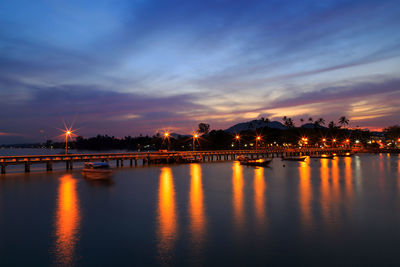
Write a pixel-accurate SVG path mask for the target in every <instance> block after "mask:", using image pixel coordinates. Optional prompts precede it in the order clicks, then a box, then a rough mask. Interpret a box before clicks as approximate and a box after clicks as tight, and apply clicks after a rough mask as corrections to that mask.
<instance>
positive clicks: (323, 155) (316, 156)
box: [310, 154, 334, 159]
mask: <svg viewBox="0 0 400 267" xmlns="http://www.w3.org/2000/svg"><path fill="white" fill-rule="evenodd" d="M333 157H334V155H328V154H322V155H314V156H310V158H313V159H333Z"/></svg>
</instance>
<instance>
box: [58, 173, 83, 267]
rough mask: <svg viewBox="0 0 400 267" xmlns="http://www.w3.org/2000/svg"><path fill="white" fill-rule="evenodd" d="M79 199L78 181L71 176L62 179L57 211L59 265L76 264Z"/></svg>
mask: <svg viewBox="0 0 400 267" xmlns="http://www.w3.org/2000/svg"><path fill="white" fill-rule="evenodd" d="M80 221H81V217H80V212H79V199H78V195H77V192H76V180H75V179H74V178H73V177H72V175H71V174H65V175H64V176H62V177H61V178H60V185H59V189H58V200H57V211H56V223H55V226H56V244H55V253H56V262H57V265H63V266H71V265H73V264H74V261H75V259H76V257H75V247H76V244H77V242H78V241H79V234H78V233H79V226H80Z"/></svg>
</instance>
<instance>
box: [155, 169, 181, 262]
mask: <svg viewBox="0 0 400 267" xmlns="http://www.w3.org/2000/svg"><path fill="white" fill-rule="evenodd" d="M176 237H177V212H176V204H175V189H174V181H173V177H172V171H171V168H169V167H164V168H162V169H161V174H160V183H159V189H158V229H157V239H158V253H159V258H160V260H161V262H163V263H168V262H169V261H170V260H171V259H172V257H173V253H172V252H173V249H174V244H175V240H176Z"/></svg>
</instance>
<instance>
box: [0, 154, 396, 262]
mask: <svg viewBox="0 0 400 267" xmlns="http://www.w3.org/2000/svg"><path fill="white" fill-rule="evenodd" d="M283 165H285V167H284V166H283ZM399 247H400V158H399V156H398V155H391V156H390V155H386V154H384V155H357V156H353V157H352V158H339V159H334V160H329V159H323V160H315V159H312V160H308V161H307V162H305V163H299V162H282V161H280V160H279V159H274V162H273V164H272V166H271V168H249V167H243V166H240V165H238V164H237V163H234V162H224V163H205V164H190V165H170V166H156V167H144V168H143V167H139V168H129V167H127V168H120V169H117V170H116V171H115V175H114V177H113V180H112V182H111V183H94V182H93V181H87V180H84V179H83V178H82V176H81V174H80V172H79V170H75V171H73V172H64V171H57V172H53V173H31V174H7V175H5V176H1V177H0V265H1V266H7V265H19V266H45V265H81V266H88V265H124V266H127V265H129V266H149V265H180V266H193V265H194V266H199V265H203V266H267V265H275V266H282V265H298V266H299V265H302V266H310V265H315V266H327V265H340V266H343V265H353V266H354V265H376V266H382V265H389V264H392V265H400V253H399Z"/></svg>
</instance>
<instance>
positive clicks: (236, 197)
mask: <svg viewBox="0 0 400 267" xmlns="http://www.w3.org/2000/svg"><path fill="white" fill-rule="evenodd" d="M232 185H233V199H232V201H233V216H234V223H235V225H236V227H237V229H238V230H240V231H241V230H243V228H244V214H243V212H244V211H243V201H244V200H243V197H244V194H243V187H244V181H243V168H242V166H241V165H240V163H239V162H234V163H233V176H232Z"/></svg>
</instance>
